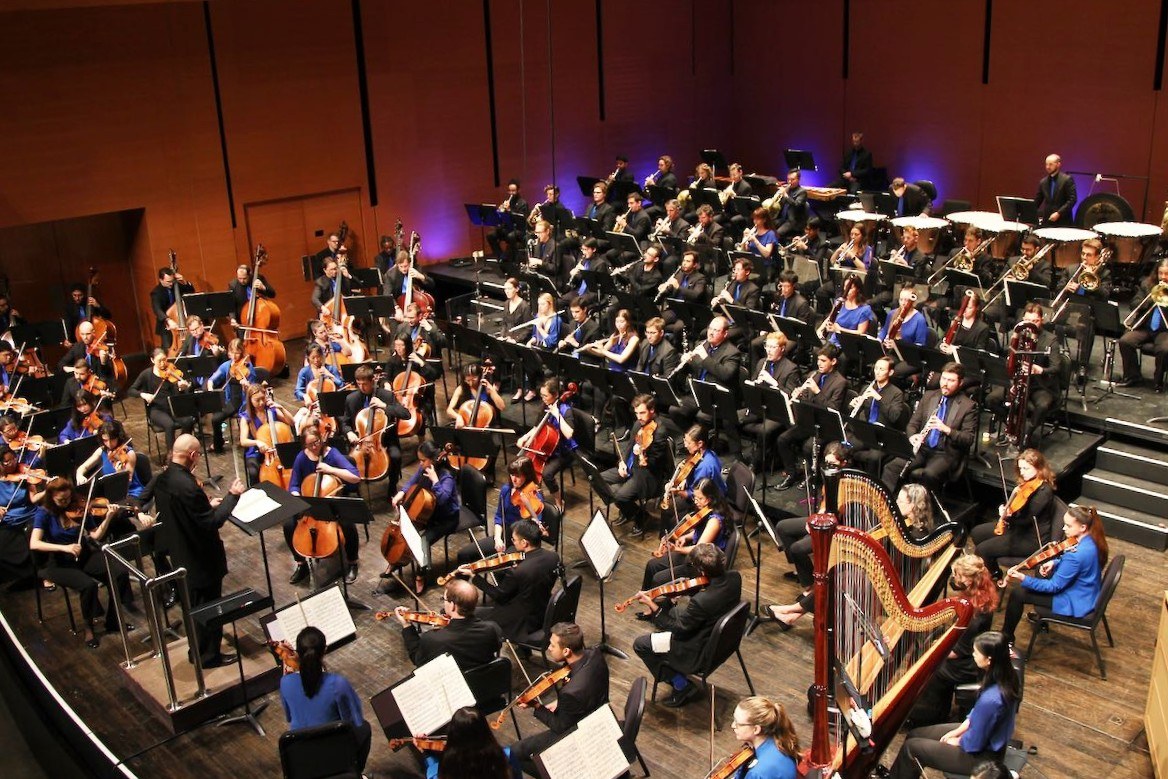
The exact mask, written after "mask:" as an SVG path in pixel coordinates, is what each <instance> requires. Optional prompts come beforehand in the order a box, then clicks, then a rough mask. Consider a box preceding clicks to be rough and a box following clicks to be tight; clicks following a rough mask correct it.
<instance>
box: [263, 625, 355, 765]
mask: <svg viewBox="0 0 1168 779" xmlns="http://www.w3.org/2000/svg"><path fill="white" fill-rule="evenodd" d="M326 649H327V646H326V645H325V640H324V633H322V632H321V631H320V630H319V629H317V628H314V627H312V626H309V627H306V628H304V630H301V631H300V634H299V635H298V636H296V656H297V658H298V660H299V663H300V670H299V671H298V672H294V673H289V674H286V675H285V676H284V678H283V679H281V680H280V700H281V701H283V703H284V716H285V717H287V719H288V725H289V730H301V729H302V728H311V727H315V726H317V725H327V724H329V723H330V722H338V721H341V722H348V723H349V724H350V725H352V726H353V728H354V729H355V730H356V731H357V744H358V749H359V750H360V753H361V770H362V771H364V770H365V761H366V760H368V759H369V746H370V744H371V743H372V739H373V731H372V728H370V727H369V723H368V722H366V721H365V716H364V715H363V714H362V713H361V699H360V698H358V697H357V692H356V691H355V690H354V689H353V685H351V684H349V680H348V679H346V678H345V677H343V676H341V675H339V674H333V673H329V672H328V671H326V670H325V667H324V653H325V650H326Z"/></svg>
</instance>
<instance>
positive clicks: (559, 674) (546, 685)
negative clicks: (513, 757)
mask: <svg viewBox="0 0 1168 779" xmlns="http://www.w3.org/2000/svg"><path fill="white" fill-rule="evenodd" d="M571 675H572V668H571V666H568V665H565V666H563V667H562V668H557V669H556V670H554V671H548V672H547V673H544V674H541V675H540V676H539V678H538V679H536V680H535V681H534V682H532V683H531V684H530V685H528V687H527V689H526V690H524V691H523V692H521V693H519V694H518V695H516V696H515V700H513V701H511V702H510V703H508V704H507V705H506V706H504V707H503V708H502V709H501V710H500V711H499V716H497V717H495V719H494V720H492V721H491V730H498V729H499V728H501V727H503V720H504V719H505V718H506V716H507V712H509V711H510V710H511V709H512V707H514V706H522V705H523V704H527V703H534V702H535V701H537V700H539V696H541V695H543V694H544V693H545V692H547V691H548V690H550V689H552V688H553V687H555V686H556V685H557V684H559V683H560V682H566V681H568V679H569V678H570V677H571Z"/></svg>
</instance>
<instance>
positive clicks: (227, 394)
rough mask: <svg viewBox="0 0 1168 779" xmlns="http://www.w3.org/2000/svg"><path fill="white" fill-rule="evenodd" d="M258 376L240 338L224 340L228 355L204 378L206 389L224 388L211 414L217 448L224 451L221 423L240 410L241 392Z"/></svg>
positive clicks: (212, 433)
mask: <svg viewBox="0 0 1168 779" xmlns="http://www.w3.org/2000/svg"><path fill="white" fill-rule="evenodd" d="M258 379H259V376H258V375H257V373H256V369H255V366H254V365H252V364H251V360H249V359H248V357H247V353H246V352H244V349H243V340H242V339H240V338H232V339H231V341H230V342H228V344H227V359H226V360H224V361H223V362H222V363H221V364H220V365H219V367H218V368H216V369H215V372H214V373H212V374H211V376H210V378H208V379H207V389H209V390H217V389H222V390H223V408H221V409H220V410H219V411H216V412H215V413H214V414H212V415H211V435H212V437H213V439H214V445H215V451H216V452H222V451H223V432H224V431H223V428H224V423H225V422H227V421H228V420H229V419H231V418H232V417H234V416H236V415H237V414H238V413H239V409H240V407H241V406H242V405H243V394H244V392H246V391H247V388H248V387H250V386H251V385H252V384H255V383H256V381H257V380H258ZM297 399H298V400H299V398H297Z"/></svg>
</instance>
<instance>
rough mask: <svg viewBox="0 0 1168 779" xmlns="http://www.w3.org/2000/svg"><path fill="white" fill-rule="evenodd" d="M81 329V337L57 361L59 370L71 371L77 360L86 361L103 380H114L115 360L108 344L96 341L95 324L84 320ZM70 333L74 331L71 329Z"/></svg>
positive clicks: (79, 326) (79, 327)
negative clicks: (111, 355)
mask: <svg viewBox="0 0 1168 779" xmlns="http://www.w3.org/2000/svg"><path fill="white" fill-rule="evenodd" d="M78 329H79V331H80V334H81V335H80V338H79V339H78V341H77V343H75V344H73V345H72V346H70V347H69V350H68V351H67V352H65V356H63V357H62V358H61V359H60V361H59V362H57V370H58V371H69V370H71V369H73V368H75V367H76V366H77V361H78V360H81V361H84V362H85V364H86V365H87V366H88V367H89V369H90V370H91V371H93V372H94V373H96V374H97V375H98V377H99V378H101V379H102V381H107V382H109V381H113V378H114V366H113V360H112V359H111V358H110V350H109V347H107V346H102V345H101V344H98V343H96V339H95V338H94V335H93V325H92V324H91V323H89V322H82V323H81V324H80V325H78ZM69 332H70V333H72V332H73V331H72V330H70V331H69Z"/></svg>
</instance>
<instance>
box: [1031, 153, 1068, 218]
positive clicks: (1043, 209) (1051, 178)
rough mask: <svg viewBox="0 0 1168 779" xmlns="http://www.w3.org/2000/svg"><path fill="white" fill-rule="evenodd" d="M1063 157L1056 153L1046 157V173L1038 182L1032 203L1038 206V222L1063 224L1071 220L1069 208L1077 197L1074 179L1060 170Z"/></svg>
mask: <svg viewBox="0 0 1168 779" xmlns="http://www.w3.org/2000/svg"><path fill="white" fill-rule="evenodd" d="M1062 167H1063V158H1062V157H1060V156H1058V155H1057V154H1051V155H1048V156H1047V158H1046V175H1045V176H1043V177H1042V178H1041V179H1040V180H1039V182H1038V191H1037V192H1035V193H1034V205H1036V206H1038V223H1039V224H1042V223H1044V222H1052V223H1056V224H1065V223H1066V222H1069V221H1071V210H1072V209H1073V208H1074V207H1075V203H1076V202H1077V201H1078V199H1079V195H1078V193H1077V192H1075V180H1074V179H1073V178H1071V177H1070V176H1068V175H1067V174H1066V173H1063V172H1062Z"/></svg>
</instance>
